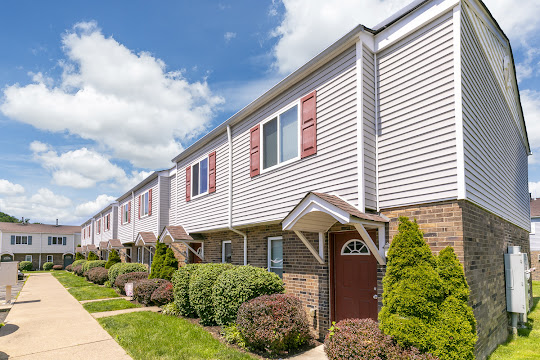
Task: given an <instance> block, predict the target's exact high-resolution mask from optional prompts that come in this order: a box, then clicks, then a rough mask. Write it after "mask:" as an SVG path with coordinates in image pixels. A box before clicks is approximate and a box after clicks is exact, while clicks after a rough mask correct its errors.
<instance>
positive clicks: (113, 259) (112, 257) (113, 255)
mask: <svg viewBox="0 0 540 360" xmlns="http://www.w3.org/2000/svg"><path fill="white" fill-rule="evenodd" d="M119 262H122V260H121V259H120V255H118V251H116V250H113V251H111V252H110V253H109V259H108V260H107V262H106V263H105V269H108V268H110V267H111V266H113V265H114V264H116V263H119Z"/></svg>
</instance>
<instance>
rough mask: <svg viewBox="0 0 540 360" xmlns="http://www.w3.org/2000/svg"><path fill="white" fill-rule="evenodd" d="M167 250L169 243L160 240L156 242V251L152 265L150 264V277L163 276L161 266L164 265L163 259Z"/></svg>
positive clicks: (158, 277) (157, 277)
mask: <svg viewBox="0 0 540 360" xmlns="http://www.w3.org/2000/svg"><path fill="white" fill-rule="evenodd" d="M166 252H167V245H165V244H164V243H162V242H159V241H158V243H157V244H156V252H155V254H154V257H153V259H152V265H151V266H150V276H148V278H149V279H160V278H161V268H162V267H163V260H164V258H165V253H166Z"/></svg>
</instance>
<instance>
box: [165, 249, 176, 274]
mask: <svg viewBox="0 0 540 360" xmlns="http://www.w3.org/2000/svg"><path fill="white" fill-rule="evenodd" d="M176 270H178V260H177V259H176V257H175V256H174V251H173V249H171V248H167V252H166V253H165V258H164V259H163V267H162V268H161V279H166V280H171V278H172V276H173V274H174V272H175V271H176Z"/></svg>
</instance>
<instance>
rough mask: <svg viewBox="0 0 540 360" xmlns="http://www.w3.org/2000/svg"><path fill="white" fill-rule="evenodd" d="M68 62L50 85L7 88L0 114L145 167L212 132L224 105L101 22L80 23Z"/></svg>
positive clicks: (162, 163) (71, 36)
mask: <svg viewBox="0 0 540 360" xmlns="http://www.w3.org/2000/svg"><path fill="white" fill-rule="evenodd" d="M62 44H63V50H64V52H65V54H66V56H67V59H66V60H65V61H63V62H61V66H62V67H63V70H64V71H63V74H62V77H61V79H57V85H55V86H51V85H48V83H50V81H49V79H47V80H45V77H44V76H43V75H33V80H34V83H32V84H29V85H26V86H20V85H19V84H15V85H11V86H8V87H6V88H5V89H4V102H3V103H1V104H0V111H2V112H3V113H4V115H6V116H8V117H10V118H12V119H14V120H18V121H21V122H24V123H27V124H30V125H33V126H35V127H37V128H39V129H43V130H48V131H54V132H64V131H67V132H68V133H70V134H75V135H78V136H81V137H82V138H84V139H91V140H94V141H96V142H97V143H98V144H100V145H102V146H104V147H105V148H107V149H110V150H112V153H113V155H114V156H115V157H116V158H120V159H126V160H129V161H130V162H131V163H132V164H133V165H134V166H136V167H142V168H156V167H167V166H169V165H170V159H171V158H173V157H174V156H176V155H177V154H178V153H179V152H180V151H181V150H182V149H183V146H182V145H181V142H182V141H184V140H187V139H190V138H191V137H193V136H196V135H198V134H199V133H201V132H203V131H205V130H206V129H207V127H208V125H209V123H210V121H211V120H212V118H213V116H214V114H215V112H216V111H217V109H218V108H219V106H220V105H221V104H222V102H223V99H222V98H221V97H219V96H216V95H215V94H213V93H212V91H211V90H210V88H209V86H208V84H207V83H206V82H205V81H201V82H189V81H188V80H187V79H186V78H184V77H183V75H182V72H181V71H169V72H168V71H167V70H166V65H165V63H164V62H163V61H162V60H160V59H158V58H155V57H154V56H152V55H151V54H149V53H147V52H140V53H138V54H136V53H134V52H132V51H131V50H130V49H128V48H126V47H125V46H124V45H122V44H120V43H119V42H117V41H116V40H115V39H113V38H112V37H108V38H107V37H105V36H104V35H103V33H102V32H101V30H100V29H98V28H97V26H96V23H94V22H89V23H79V24H77V25H76V26H74V28H73V30H72V31H69V32H67V33H66V34H65V35H64V36H63V38H62Z"/></svg>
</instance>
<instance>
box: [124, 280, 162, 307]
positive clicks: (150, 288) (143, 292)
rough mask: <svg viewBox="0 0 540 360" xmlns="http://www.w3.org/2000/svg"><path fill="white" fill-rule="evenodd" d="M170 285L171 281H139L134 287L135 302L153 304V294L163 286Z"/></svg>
mask: <svg viewBox="0 0 540 360" xmlns="http://www.w3.org/2000/svg"><path fill="white" fill-rule="evenodd" d="M167 283H170V281H167V280H163V279H144V280H139V281H137V283H136V284H135V286H134V287H133V300H136V301H138V302H139V303H141V304H144V305H149V304H151V303H152V294H153V293H154V291H156V289H157V288H159V287H160V286H161V285H163V284H167Z"/></svg>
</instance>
